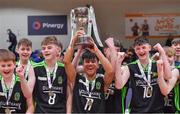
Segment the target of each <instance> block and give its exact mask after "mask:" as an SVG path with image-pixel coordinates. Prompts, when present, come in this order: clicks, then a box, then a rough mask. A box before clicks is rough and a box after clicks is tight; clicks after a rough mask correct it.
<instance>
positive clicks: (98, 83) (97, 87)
mask: <svg viewBox="0 0 180 114" xmlns="http://www.w3.org/2000/svg"><path fill="white" fill-rule="evenodd" d="M100 88H101V83H100V82H96V89H97V90H99V89H100Z"/></svg>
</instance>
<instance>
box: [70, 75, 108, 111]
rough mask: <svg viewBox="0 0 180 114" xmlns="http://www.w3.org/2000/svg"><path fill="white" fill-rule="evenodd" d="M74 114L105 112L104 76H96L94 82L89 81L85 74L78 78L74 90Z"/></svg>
mask: <svg viewBox="0 0 180 114" xmlns="http://www.w3.org/2000/svg"><path fill="white" fill-rule="evenodd" d="M72 112H74V113H103V112H105V96H104V79H103V75H102V74H96V78H95V79H94V80H93V81H89V80H88V79H87V78H86V76H85V74H84V75H77V76H76V81H75V85H74V89H73V110H72Z"/></svg>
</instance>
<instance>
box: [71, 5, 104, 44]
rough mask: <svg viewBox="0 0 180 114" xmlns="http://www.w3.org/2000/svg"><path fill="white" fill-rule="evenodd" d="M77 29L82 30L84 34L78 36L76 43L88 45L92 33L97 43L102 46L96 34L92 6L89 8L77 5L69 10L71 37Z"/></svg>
mask: <svg viewBox="0 0 180 114" xmlns="http://www.w3.org/2000/svg"><path fill="white" fill-rule="evenodd" d="M78 30H83V31H84V32H85V34H84V35H83V36H82V37H80V38H78V43H77V45H89V42H88V39H89V38H91V37H92V34H93V33H94V36H95V41H96V42H97V44H98V45H99V46H101V47H102V46H103V45H102V42H101V40H100V38H99V35H98V31H97V26H96V21H95V14H94V9H93V7H92V6H90V8H88V7H77V8H74V9H72V10H71V38H72V36H74V35H75V33H76V31H78Z"/></svg>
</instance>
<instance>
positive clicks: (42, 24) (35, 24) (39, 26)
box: [32, 21, 64, 30]
mask: <svg viewBox="0 0 180 114" xmlns="http://www.w3.org/2000/svg"><path fill="white" fill-rule="evenodd" d="M32 27H33V29H35V30H40V29H44V28H48V29H49V28H51V29H62V28H63V27H64V24H54V23H53V24H52V23H48V22H40V21H34V22H33V24H32Z"/></svg>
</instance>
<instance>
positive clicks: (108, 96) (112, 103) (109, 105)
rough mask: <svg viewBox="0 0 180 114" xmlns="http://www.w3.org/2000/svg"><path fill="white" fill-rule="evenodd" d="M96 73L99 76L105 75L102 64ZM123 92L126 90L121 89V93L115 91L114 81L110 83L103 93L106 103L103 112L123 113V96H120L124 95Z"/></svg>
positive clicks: (117, 90) (118, 90)
mask: <svg viewBox="0 0 180 114" xmlns="http://www.w3.org/2000/svg"><path fill="white" fill-rule="evenodd" d="M97 72H98V73H100V74H104V73H105V71H104V69H103V66H102V64H100V65H99V69H98V71H97ZM124 90H125V91H124ZM124 92H125V93H126V89H123V91H121V90H120V89H116V88H115V81H112V83H111V84H110V86H109V88H108V89H107V91H106V92H105V102H106V109H105V112H106V113H122V112H123V110H124V101H125V96H124V97H122V95H124V94H125V93H124ZM122 104H123V105H122Z"/></svg>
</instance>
